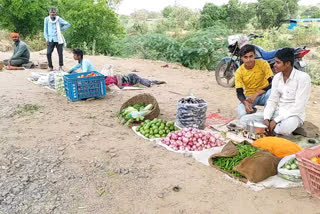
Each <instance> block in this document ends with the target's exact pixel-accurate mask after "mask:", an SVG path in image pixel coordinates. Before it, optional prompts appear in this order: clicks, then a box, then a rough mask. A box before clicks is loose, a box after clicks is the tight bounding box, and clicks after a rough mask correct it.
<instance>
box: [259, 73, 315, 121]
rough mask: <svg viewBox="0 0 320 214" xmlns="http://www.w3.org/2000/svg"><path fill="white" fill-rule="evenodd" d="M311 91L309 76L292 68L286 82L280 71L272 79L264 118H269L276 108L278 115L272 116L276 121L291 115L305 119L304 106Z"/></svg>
mask: <svg viewBox="0 0 320 214" xmlns="http://www.w3.org/2000/svg"><path fill="white" fill-rule="evenodd" d="M310 93H311V79H310V76H309V75H308V74H307V73H305V72H302V71H299V70H297V69H295V68H293V69H292V72H291V74H290V77H289V78H288V79H287V82H284V79H283V74H282V72H279V73H278V74H276V75H275V76H274V78H273V81H272V88H271V94H270V96H269V99H268V101H267V106H266V107H265V109H264V119H268V120H270V119H271V118H272V116H273V114H274V112H275V111H276V110H278V113H279V115H278V116H276V117H275V118H274V121H275V122H276V123H278V122H280V121H282V120H285V119H287V118H289V117H291V116H298V117H299V118H300V119H301V120H302V121H304V120H305V118H306V116H305V108H306V105H307V102H308V99H309V97H310Z"/></svg>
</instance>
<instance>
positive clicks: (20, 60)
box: [3, 33, 30, 67]
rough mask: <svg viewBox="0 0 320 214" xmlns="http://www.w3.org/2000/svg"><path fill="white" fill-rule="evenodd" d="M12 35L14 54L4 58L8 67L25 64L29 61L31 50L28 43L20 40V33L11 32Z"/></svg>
mask: <svg viewBox="0 0 320 214" xmlns="http://www.w3.org/2000/svg"><path fill="white" fill-rule="evenodd" d="M10 37H11V39H12V41H13V42H14V45H13V48H14V50H13V55H12V57H11V58H10V59H7V60H4V61H3V62H4V64H5V65H7V66H8V67H10V66H16V67H21V66H22V65H23V64H27V63H29V59H30V51H29V50H28V47H27V45H26V43H24V42H23V41H21V40H20V36H19V34H18V33H10Z"/></svg>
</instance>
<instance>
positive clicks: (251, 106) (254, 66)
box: [235, 44, 273, 123]
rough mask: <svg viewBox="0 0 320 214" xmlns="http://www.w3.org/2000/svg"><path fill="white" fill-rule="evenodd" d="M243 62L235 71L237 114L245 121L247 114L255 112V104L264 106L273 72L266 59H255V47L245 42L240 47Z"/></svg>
mask: <svg viewBox="0 0 320 214" xmlns="http://www.w3.org/2000/svg"><path fill="white" fill-rule="evenodd" d="M240 57H241V60H242V61H243V64H242V65H241V66H240V67H239V68H238V69H237V71H236V73H235V86H236V92H237V97H238V99H239V100H240V102H241V103H240V104H239V105H238V116H239V118H240V122H241V123H245V118H244V116H246V115H247V114H251V113H254V112H256V108H255V106H256V105H258V106H265V105H266V102H267V100H268V97H269V95H270V88H271V82H272V78H273V73H272V70H271V68H270V65H269V64H268V62H267V61H265V60H261V59H255V47H254V46H253V45H250V44H247V45H245V46H243V47H242V48H241V49H240Z"/></svg>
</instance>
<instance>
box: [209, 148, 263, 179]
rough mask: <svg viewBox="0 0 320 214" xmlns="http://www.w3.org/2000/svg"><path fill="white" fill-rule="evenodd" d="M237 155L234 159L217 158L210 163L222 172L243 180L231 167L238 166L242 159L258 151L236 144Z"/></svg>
mask: <svg viewBox="0 0 320 214" xmlns="http://www.w3.org/2000/svg"><path fill="white" fill-rule="evenodd" d="M236 146H237V149H238V151H239V152H238V154H237V155H236V156H234V157H217V158H214V159H213V160H212V163H213V164H214V165H216V166H217V167H219V168H220V169H222V170H225V171H227V172H230V173H231V174H232V175H234V176H236V177H239V178H243V176H242V175H241V174H240V173H239V172H236V171H233V167H235V166H236V165H238V164H239V163H240V162H241V161H242V160H243V159H245V158H247V157H250V156H252V155H254V154H255V153H256V152H257V151H258V150H259V149H257V148H255V147H253V146H251V145H242V144H237V145H236Z"/></svg>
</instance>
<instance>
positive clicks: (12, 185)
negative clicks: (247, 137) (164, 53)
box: [0, 51, 320, 214]
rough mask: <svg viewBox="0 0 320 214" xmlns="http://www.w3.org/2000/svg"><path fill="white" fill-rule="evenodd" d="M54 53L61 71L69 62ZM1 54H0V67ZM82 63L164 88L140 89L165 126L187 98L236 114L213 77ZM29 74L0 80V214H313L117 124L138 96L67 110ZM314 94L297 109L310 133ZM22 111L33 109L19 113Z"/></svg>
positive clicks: (308, 203)
mask: <svg viewBox="0 0 320 214" xmlns="http://www.w3.org/2000/svg"><path fill="white" fill-rule="evenodd" d="M43 53H44V52H37V53H32V55H31V57H32V60H33V61H36V62H37V61H46V56H45V55H44V54H43ZM64 54H65V65H66V66H65V68H69V67H70V66H72V65H73V64H74V63H75V62H74V61H73V59H72V55H71V54H70V52H68V51H65V52H64ZM10 55H11V53H8V52H6V53H4V52H2V53H1V52H0V60H3V59H4V58H7V57H9V56H10ZM87 58H88V59H89V60H90V61H91V62H93V64H94V65H95V66H96V68H97V70H100V69H101V68H102V67H103V65H104V64H112V65H113V67H114V72H115V73H122V74H126V73H129V72H131V71H132V70H134V69H135V70H136V71H138V73H137V74H138V75H140V76H142V77H146V78H149V79H157V80H164V81H166V82H167V84H166V85H160V86H153V87H152V88H148V89H144V90H143V92H148V93H151V94H153V95H154V96H155V97H156V98H157V100H158V102H159V105H160V108H161V116H160V117H161V118H163V119H167V120H174V119H175V113H176V107H177V101H178V100H179V99H180V98H181V97H184V96H187V95H189V94H190V93H192V94H194V95H195V96H197V97H200V98H204V99H205V100H207V102H208V103H209V107H208V113H213V112H220V114H221V115H222V116H225V117H235V116H236V111H235V109H236V105H237V103H238V101H237V98H236V94H235V90H234V89H228V88H222V87H220V86H218V85H217V84H216V82H215V79H214V73H210V72H207V71H198V70H189V69H187V68H184V67H181V66H179V65H175V64H169V68H162V67H161V66H162V65H164V64H166V63H164V62H155V61H147V60H140V59H121V58H110V57H105V56H88V57H87ZM54 64H55V65H57V64H58V63H57V54H56V52H54ZM32 71H39V70H36V69H33V70H25V71H3V72H0V97H1V99H0V205H1V206H0V213H1V212H2V213H10V214H11V213H24V214H25V213H41V214H42V213H94V214H100V213H101V214H102V213H108V214H111V213H148V214H149V213H173V214H174V213H177V214H182V213H218V214H219V213H224V214H227V213H230V214H231V213H232V214H233V213H279V214H280V213H299V214H300V213H304V214H307V213H312V214H314V213H320V203H319V200H318V199H316V198H313V197H310V196H309V195H308V194H307V193H306V192H305V191H304V189H303V188H293V189H266V190H263V191H260V192H254V191H252V190H250V189H248V188H246V187H244V186H241V185H238V184H235V183H233V182H232V181H230V180H227V179H226V178H225V177H224V174H222V173H221V172H219V171H217V170H215V169H213V168H210V167H207V166H205V165H202V164H201V163H199V162H196V161H195V160H194V159H192V158H190V157H185V156H183V155H180V154H176V153H172V152H169V151H167V150H165V149H164V148H159V147H157V146H155V145H154V144H153V143H150V142H148V141H145V140H143V139H141V138H139V137H138V136H136V135H135V134H134V133H133V131H132V130H131V129H128V128H126V127H124V126H121V125H120V124H119V123H118V121H117V118H116V117H115V114H116V112H117V111H118V110H119V108H120V106H121V104H122V103H123V102H125V101H126V100H127V99H128V98H130V97H131V96H133V95H136V94H138V93H141V92H142V91H121V92H114V93H108V94H107V96H106V97H105V98H103V99H98V100H91V101H79V102H70V101H68V100H67V98H66V97H63V96H59V95H58V94H56V93H55V92H53V91H50V90H48V89H46V88H43V87H40V86H37V85H35V84H33V83H31V82H29V81H28V80H27V78H28V77H29V75H30V73H31V72H32ZM319 93H320V87H313V89H312V95H311V98H310V101H309V103H308V109H307V120H308V121H310V122H312V123H314V124H315V125H317V126H320V120H319V117H320V114H319V113H320V110H319V104H320V97H319ZM25 104H30V106H39V107H40V108H39V109H31V110H30V109H21V106H23V105H25ZM175 186H179V187H180V191H178V192H175V191H173V190H172V189H173V187H175Z"/></svg>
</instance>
